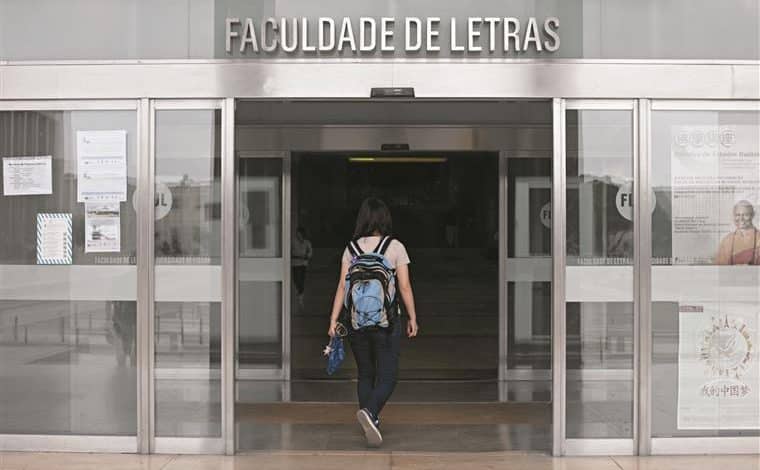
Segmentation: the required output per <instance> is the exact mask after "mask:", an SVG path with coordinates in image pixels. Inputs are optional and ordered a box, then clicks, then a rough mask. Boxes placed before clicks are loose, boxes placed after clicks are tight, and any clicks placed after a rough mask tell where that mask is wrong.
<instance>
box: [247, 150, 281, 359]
mask: <svg viewBox="0 0 760 470" xmlns="http://www.w3.org/2000/svg"><path fill="white" fill-rule="evenodd" d="M238 169H239V170H238V198H239V203H238V204H239V230H240V237H239V243H240V247H239V253H240V258H239V262H238V269H239V282H240V284H239V290H238V292H239V304H238V333H237V334H238V341H237V357H238V367H239V368H241V369H248V368H250V369H260V368H265V369H267V368H268V369H272V368H274V369H280V368H282V274H283V273H282V263H283V260H282V159H281V158H239V159H238Z"/></svg>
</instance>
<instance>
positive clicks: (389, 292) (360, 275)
mask: <svg viewBox="0 0 760 470" xmlns="http://www.w3.org/2000/svg"><path fill="white" fill-rule="evenodd" d="M391 241H393V239H392V238H391V237H383V238H382V239H381V240H380V243H379V244H378V245H377V247H376V248H375V249H374V250H373V251H372V252H370V253H365V252H364V251H362V249H361V248H359V244H358V243H357V241H356V240H352V241H351V242H350V243H349V244H348V250H349V252H350V253H351V256H352V258H353V259H352V260H351V265H350V266H349V268H348V273H347V274H346V283H345V286H346V287H345V296H344V300H343V306H344V307H345V308H346V311H347V312H348V314H349V316H350V318H351V326H352V327H353V329H354V330H361V329H364V328H371V327H380V328H387V327H389V326H390V325H391V324H392V323H393V320H394V317H395V316H396V315H397V314H398V305H397V301H396V270H395V269H393V267H392V266H391V263H390V261H389V260H388V258H386V257H385V251H386V250H387V249H388V246H389V245H390V244H391Z"/></svg>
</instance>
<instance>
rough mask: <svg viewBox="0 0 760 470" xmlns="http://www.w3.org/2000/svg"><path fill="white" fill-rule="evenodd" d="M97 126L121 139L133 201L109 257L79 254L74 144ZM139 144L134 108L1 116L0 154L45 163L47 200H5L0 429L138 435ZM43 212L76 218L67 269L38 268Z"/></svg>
mask: <svg viewBox="0 0 760 470" xmlns="http://www.w3.org/2000/svg"><path fill="white" fill-rule="evenodd" d="M93 130H123V131H126V136H127V155H126V163H127V178H128V179H127V197H128V201H124V202H122V203H121V204H120V217H119V226H118V229H119V231H120V235H121V237H120V238H121V243H120V246H119V249H118V251H113V252H89V253H86V252H85V226H84V225H85V212H84V209H85V206H84V204H81V203H78V202H77V185H78V181H77V149H76V146H75V145H74V142H76V133H77V131H93ZM136 148H137V145H136V115H135V112H134V111H14V112H0V155H2V156H3V157H11V156H14V157H32V156H50V157H51V162H52V173H51V174H50V180H49V181H48V182H49V183H52V194H45V195H15V196H8V195H6V196H3V197H0V215H2V218H3V220H5V221H6V223H4V224H3V225H2V226H1V227H0V239H2V240H3V242H2V243H0V279H2V283H0V284H1V286H0V433H3V434H4V433H7V434H78V435H135V433H136V429H137V427H136V419H137V382H136V377H137V372H136V363H135V321H136V291H135V289H134V287H130V286H134V284H135V278H136V270H135V263H136V258H135V239H136V230H135V227H136V217H135V212H134V209H133V207H132V205H131V203H130V202H131V198H132V195H133V193H134V191H135V181H136V174H137V154H136V152H135V149H136ZM4 171H5V170H4V168H2V167H0V172H4ZM6 176H9V175H5V174H3V175H2V177H3V179H5V177H6ZM6 189H7V188H6ZM46 213H66V214H71V219H72V243H71V249H72V263H71V265H68V266H47V265H38V264H37V244H36V235H35V234H36V228H37V227H36V221H37V215H38V214H46ZM96 265H97V266H96ZM81 293H84V295H81ZM75 298H76V300H75Z"/></svg>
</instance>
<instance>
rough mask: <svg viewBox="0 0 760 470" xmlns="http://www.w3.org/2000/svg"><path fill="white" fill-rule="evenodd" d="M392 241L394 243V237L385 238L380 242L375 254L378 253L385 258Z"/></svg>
mask: <svg viewBox="0 0 760 470" xmlns="http://www.w3.org/2000/svg"><path fill="white" fill-rule="evenodd" d="M392 241H393V238H392V237H383V238H382V239H381V240H380V243H378V245H377V248H375V250H374V253H378V254H381V255H383V256H385V252H386V251H388V247H389V246H390V244H391V242H392Z"/></svg>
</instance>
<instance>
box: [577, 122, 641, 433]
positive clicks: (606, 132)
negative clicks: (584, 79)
mask: <svg viewBox="0 0 760 470" xmlns="http://www.w3.org/2000/svg"><path fill="white" fill-rule="evenodd" d="M632 187H633V127H632V113H631V112H630V111H611V110H604V111H596V110H584V111H568V113H567V193H566V198H567V266H568V268H567V273H566V278H567V292H566V297H567V304H566V315H567V318H566V323H567V437H568V438H631V437H632V436H633V373H632V372H633V296H632V291H633V286H632V264H633V222H632V220H633V217H632V207H633V206H632V193H633V191H632Z"/></svg>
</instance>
